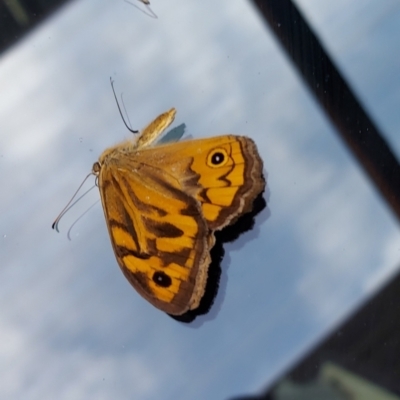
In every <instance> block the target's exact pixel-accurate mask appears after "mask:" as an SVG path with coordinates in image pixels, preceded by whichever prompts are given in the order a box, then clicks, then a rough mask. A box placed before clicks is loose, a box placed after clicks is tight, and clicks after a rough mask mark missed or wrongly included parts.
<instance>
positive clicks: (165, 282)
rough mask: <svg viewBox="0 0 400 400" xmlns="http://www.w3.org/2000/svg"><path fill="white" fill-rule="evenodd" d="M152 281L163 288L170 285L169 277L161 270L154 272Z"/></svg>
mask: <svg viewBox="0 0 400 400" xmlns="http://www.w3.org/2000/svg"><path fill="white" fill-rule="evenodd" d="M153 281H154V283H155V284H156V285H157V286H161V287H163V288H167V287H170V286H171V285H172V279H171V277H170V276H169V275H167V274H166V273H165V272H162V271H157V272H154V274H153Z"/></svg>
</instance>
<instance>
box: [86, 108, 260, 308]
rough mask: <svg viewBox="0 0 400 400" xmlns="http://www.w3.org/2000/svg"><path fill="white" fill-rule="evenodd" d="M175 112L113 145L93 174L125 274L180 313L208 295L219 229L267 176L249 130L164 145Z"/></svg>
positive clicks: (248, 205) (248, 204)
mask: <svg viewBox="0 0 400 400" xmlns="http://www.w3.org/2000/svg"><path fill="white" fill-rule="evenodd" d="M175 114H176V110H175V109H174V108H172V109H171V110H169V111H167V112H165V113H163V114H161V115H159V116H158V117H157V118H156V119H155V120H154V121H152V122H151V123H150V124H149V125H148V126H147V127H146V128H144V129H143V130H142V131H141V133H140V134H139V136H138V137H137V138H136V140H127V141H124V142H122V143H120V144H118V145H116V146H113V147H110V148H108V149H106V150H105V151H104V152H103V153H102V154H101V155H100V157H99V159H98V161H97V162H95V163H94V165H93V168H92V173H93V174H94V175H95V176H96V177H97V182H98V187H99V190H100V195H101V201H102V205H103V210H104V215H105V219H106V223H107V227H108V232H109V235H110V238H111V243H112V247H113V249H114V253H115V256H116V259H117V261H118V264H119V266H120V267H121V270H122V272H123V273H124V275H125V277H126V278H127V279H128V281H129V282H130V283H131V284H132V286H133V287H134V288H135V289H136V290H137V291H138V293H139V294H140V295H141V296H143V297H144V298H145V299H146V300H148V301H149V302H150V303H151V304H152V305H154V306H155V307H157V308H158V309H160V310H162V311H164V312H166V313H168V314H171V315H176V316H179V315H182V314H185V313H186V312H188V311H190V310H195V309H196V308H197V307H198V306H199V303H200V300H201V298H202V297H203V295H204V291H205V286H206V282H207V275H208V268H209V265H210V262H211V257H210V250H211V249H212V247H213V246H214V244H215V236H214V232H215V231H219V230H221V229H223V228H224V227H226V226H228V225H230V224H232V223H234V222H235V221H236V220H237V219H238V218H239V217H240V216H241V215H243V214H244V213H247V212H249V211H251V209H252V204H253V201H254V200H255V198H256V197H257V196H258V195H259V194H260V193H261V192H263V190H264V188H265V180H264V177H263V173H262V169H263V163H262V160H261V157H260V155H259V153H258V151H257V148H256V145H255V143H254V142H253V140H251V139H249V138H247V137H244V136H234V135H225V136H218V137H211V138H206V139H198V140H187V141H181V142H176V143H167V144H158V145H157V144H156V141H157V139H158V138H159V137H160V135H161V133H162V132H163V131H164V130H165V129H166V128H167V127H168V126H169V125H170V124H171V123H172V122H173V120H174V118H175Z"/></svg>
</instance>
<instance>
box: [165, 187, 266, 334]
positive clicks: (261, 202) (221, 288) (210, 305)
mask: <svg viewBox="0 0 400 400" xmlns="http://www.w3.org/2000/svg"><path fill="white" fill-rule="evenodd" d="M265 198H267V199H269V189H267V190H266V192H264V193H260V194H259V195H258V197H257V198H256V199H255V200H254V202H253V208H252V210H251V211H250V212H248V213H246V214H244V215H242V216H241V217H240V218H239V219H238V220H237V221H236V222H235V223H233V224H232V225H229V226H227V227H225V228H224V229H223V230H221V231H217V232H215V239H216V241H215V245H214V247H213V248H212V249H211V251H210V255H211V263H210V266H209V270H208V277H207V283H206V288H205V292H204V295H203V297H202V299H201V301H200V305H199V307H198V308H196V309H195V310H190V311H188V312H186V313H185V314H183V315H179V316H176V315H170V317H172V318H173V319H175V320H177V321H179V322H185V323H191V322H193V321H194V320H195V319H196V318H197V317H198V316H200V315H202V316H204V317H203V318H201V319H197V320H196V321H195V322H194V323H193V324H191V325H190V327H192V328H198V327H200V326H201V325H202V324H203V323H204V322H205V321H209V320H213V319H215V318H216V316H217V315H218V313H219V311H220V309H221V307H222V303H223V302H224V299H225V293H226V286H227V282H228V275H227V268H224V270H223V272H222V270H221V262H222V259H223V258H224V255H225V250H224V247H223V245H224V243H228V242H232V241H234V240H236V239H238V237H239V236H240V235H241V234H242V233H244V232H248V231H251V232H249V235H246V238H244V239H243V240H239V242H240V243H239V248H241V247H242V246H244V244H245V242H247V241H248V240H251V239H254V238H256V237H257V236H258V235H259V230H258V229H255V230H253V228H254V224H255V217H256V216H257V215H258V214H260V213H261V211H263V210H264V209H265V208H266V212H264V213H262V216H263V218H262V221H259V222H261V223H262V222H263V221H265V220H267V219H268V218H269V216H270V215H271V213H270V211H269V209H268V207H266V205H267V202H266V199H265ZM230 261H231V260H230V256H229V254H228V256H227V257H225V262H226V265H230ZM218 292H219V293H218ZM217 293H218V296H217Z"/></svg>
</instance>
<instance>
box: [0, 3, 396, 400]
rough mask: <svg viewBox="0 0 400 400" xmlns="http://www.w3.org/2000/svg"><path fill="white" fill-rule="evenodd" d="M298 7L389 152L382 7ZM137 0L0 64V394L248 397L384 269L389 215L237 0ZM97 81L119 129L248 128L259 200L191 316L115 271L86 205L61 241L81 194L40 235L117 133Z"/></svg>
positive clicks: (34, 40)
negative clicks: (119, 100) (261, 181)
mask: <svg viewBox="0 0 400 400" xmlns="http://www.w3.org/2000/svg"><path fill="white" fill-rule="evenodd" d="M298 3H299V6H300V8H301V10H302V11H303V12H304V13H305V15H306V16H307V17H308V18H310V21H311V23H312V24H313V26H314V29H315V30H316V32H317V34H320V35H321V37H322V39H323V42H324V44H325V45H326V47H327V49H328V50H329V51H330V52H331V54H332V56H333V57H334V58H335V61H336V63H337V64H338V65H339V66H340V67H341V68H342V69H343V72H344V74H345V76H346V78H347V79H349V81H350V83H351V85H352V86H353V87H354V88H355V89H356V93H357V94H358V95H359V96H360V98H361V99H362V101H363V102H364V104H366V105H367V109H368V111H369V112H371V115H372V117H373V118H375V119H376V120H377V122H378V125H379V126H380V127H381V128H382V130H383V132H384V134H385V135H386V138H387V139H388V140H389V141H390V143H392V144H393V146H394V151H396V152H397V154H400V153H399V151H400V150H399V149H400V143H399V139H398V135H397V132H399V130H400V116H399V113H398V104H399V97H400V80H399V78H398V76H397V75H398V74H396V76H395V75H394V71H395V67H396V68H397V70H396V71H398V70H399V69H398V67H399V58H398V55H397V49H398V43H397V38H398V37H400V32H399V30H400V24H399V23H398V22H399V21H400V6H399V5H398V3H397V2H395V1H394V0H393V1H389V0H385V1H383V2H382V1H378V0H375V1H373V0H369V1H368V2H361V1H355V2H352V3H351V4H349V3H348V2H346V3H344V1H340V2H338V1H335V2H334V1H327V2H324V7H321V6H320V4H319V2H318V1H316V0H302V1H299V2H298ZM138 4H139V5H140V2H138ZM151 5H152V9H153V10H154V12H155V13H156V14H157V16H158V19H154V18H149V17H147V16H146V15H144V14H143V13H141V12H139V11H138V10H137V9H136V8H134V7H132V6H131V5H129V4H127V3H126V2H123V1H121V2H108V1H103V0H101V1H98V2H96V4H94V3H92V2H88V1H75V2H71V3H69V4H67V6H65V7H64V8H62V9H61V10H60V12H58V13H57V14H56V15H54V16H53V17H52V18H51V19H49V20H47V21H46V22H45V23H44V24H42V25H40V26H38V27H37V28H36V29H35V30H34V31H33V32H32V34H31V35H29V36H28V37H26V38H25V39H23V40H22V41H21V42H19V44H18V45H17V46H14V47H13V48H11V49H9V50H8V51H7V52H6V53H3V55H2V57H1V58H0V88H1V92H2V94H3V95H2V96H1V97H0V131H1V132H2V134H1V136H0V168H1V172H2V173H1V174H0V185H1V187H2V188H3V190H2V196H1V207H2V210H3V213H2V220H1V221H2V223H1V232H0V240H1V246H0V254H1V259H2V261H3V262H2V268H1V269H0V281H1V290H0V307H1V310H2V312H1V314H0V338H1V340H0V355H1V357H0V371H1V374H0V376H1V378H0V381H1V385H0V397H1V398H29V399H47V398H48V399H53V398H60V399H63V398H65V399H70V398H86V399H91V398H93V399H111V398H121V399H122V398H135V399H153V398H162V399H179V398H182V399H194V400H196V399H204V398H208V399H228V398H229V397H233V396H236V395H239V394H243V393H250V392H255V391H257V390H258V389H260V388H261V387H264V386H265V385H266V384H267V383H268V382H271V381H272V380H273V379H275V378H276V377H277V376H278V375H279V374H280V373H281V372H282V371H283V370H284V369H286V368H288V367H289V366H290V365H291V364H292V363H293V362H294V361H295V360H296V359H297V358H298V357H299V356H301V355H302V354H304V352H305V351H306V350H307V349H308V348H310V346H312V345H313V344H315V343H316V340H319V339H320V338H322V337H323V336H324V335H326V334H327V333H328V332H330V330H331V329H333V328H334V326H335V324H337V323H338V322H339V321H341V320H342V318H344V317H345V316H346V315H348V313H349V312H350V311H352V310H353V309H354V307H355V306H357V305H358V304H360V303H361V302H362V301H363V300H365V299H366V298H367V297H368V296H369V295H371V294H372V293H373V292H374V291H375V290H377V289H378V287H379V285H381V284H382V283H384V282H385V281H386V280H387V279H388V277H390V275H391V274H392V273H395V272H396V267H397V265H398V259H399V253H400V245H399V243H400V241H399V239H400V237H399V231H398V226H397V223H396V221H395V219H394V217H393V215H392V214H391V212H390V211H389V210H388V209H387V207H386V204H385V203H383V202H382V200H381V198H380V197H379V195H378V194H377V193H376V192H375V190H374V189H373V188H372V187H371V184H370V182H369V181H368V179H367V177H366V176H365V175H364V173H363V172H362V171H361V170H360V169H359V167H358V165H357V164H355V163H354V160H353V159H352V157H351V155H350V154H349V152H348V150H347V149H346V148H345V147H344V146H343V144H342V142H341V141H340V139H339V138H338V137H337V136H336V134H335V131H334V129H333V128H332V127H331V126H330V124H329V122H328V121H327V119H326V118H325V116H324V115H323V114H322V113H321V111H320V109H319V107H318V105H317V104H316V103H315V101H314V100H313V98H311V96H310V95H309V93H308V91H307V89H306V88H305V86H304V85H303V84H302V82H301V81H300V79H299V77H298V76H297V74H296V73H295V72H294V70H293V68H292V67H291V65H290V64H289V63H288V61H287V58H286V57H285V56H284V55H283V54H282V52H281V50H280V48H279V46H278V45H277V43H276V42H275V41H274V39H273V37H272V35H271V34H270V32H269V31H268V29H267V28H265V26H264V25H263V22H262V21H261V19H260V18H259V17H258V15H257V13H256V12H255V10H254V9H253V8H252V7H251V5H250V4H248V3H246V2H242V1H239V0H229V1H228V0H226V1H222V2H220V3H219V5H218V7H216V5H215V2H214V1H211V0H204V1H201V2H184V1H178V0H171V1H168V2H160V4H158V2H156V0H154V1H152V4H151ZM343 7H345V9H346V12H345V13H344V12H343ZM378 8H379V10H380V11H379V13H378V12H377V9H378ZM339 16H342V17H341V18H339ZM395 21H396V23H394V22H395ZM110 76H112V77H113V79H114V80H115V85H116V90H117V92H119V93H121V92H123V93H124V101H125V106H126V109H127V111H128V113H129V117H130V121H131V123H132V125H133V128H141V127H143V126H145V125H146V124H147V123H148V122H149V121H151V120H152V119H153V118H154V117H155V116H156V115H158V114H159V113H161V112H163V111H165V110H168V109H170V108H171V107H176V108H177V111H178V112H177V117H176V120H175V123H174V126H179V125H181V124H185V126H186V129H185V135H190V136H192V137H194V138H198V137H205V136H212V135H217V134H224V133H234V134H243V135H248V136H250V137H252V138H253V139H254V140H255V141H256V143H257V145H258V147H259V150H260V154H261V155H262V157H263V159H264V163H265V173H266V176H267V180H268V189H267V191H266V199H267V201H268V207H267V208H266V209H265V210H263V211H262V213H261V214H260V215H258V217H257V218H256V224H255V228H254V230H253V231H251V232H248V233H245V234H243V235H242V236H240V238H239V239H238V240H237V241H235V242H233V243H228V244H225V246H224V248H225V257H224V259H223V262H222V264H221V267H222V276H221V285H220V291H219V293H218V295H217V298H216V301H215V304H214V306H213V308H212V310H211V312H210V313H209V314H207V315H205V316H201V317H199V318H198V319H196V321H195V322H194V323H192V324H190V325H187V324H182V323H178V322H176V321H175V320H173V319H171V318H169V317H168V316H167V315H164V314H163V313H161V312H160V311H158V310H156V309H155V308H153V307H152V306H151V305H150V304H148V303H146V302H145V301H144V300H143V299H142V298H141V297H140V296H139V295H138V294H137V293H135V291H134V290H133V289H132V288H131V286H130V285H129V283H128V282H127V281H126V280H125V278H124V277H123V275H122V273H121V272H120V271H119V268H118V266H117V263H116V261H115V258H114V255H113V252H112V248H111V244H110V242H109V238H108V233H107V230H106V226H105V221H104V217H103V211H102V209H101V205H100V203H98V204H97V205H95V206H94V207H93V208H92V209H90V210H89V212H87V214H85V216H84V217H83V218H82V219H80V220H79V222H78V223H77V224H76V225H75V226H74V227H73V229H72V231H71V238H72V240H71V241H69V240H68V239H67V232H68V229H69V228H70V226H71V225H72V224H73V223H74V222H75V220H76V219H77V218H79V217H80V215H81V214H82V213H83V212H85V211H86V210H87V209H88V207H90V206H91V205H92V204H94V203H95V202H96V201H98V198H99V195H98V192H97V190H92V191H91V192H90V193H89V195H88V196H86V197H85V199H83V201H81V202H80V203H79V204H78V205H77V206H76V207H74V208H73V209H72V210H71V211H70V212H69V213H68V214H67V215H66V216H65V218H64V219H63V220H62V221H61V224H60V230H61V233H60V234H56V233H55V232H54V231H52V230H51V223H52V222H53V220H54V218H55V217H56V216H57V214H58V213H59V212H60V210H61V209H62V208H63V206H64V205H65V204H66V202H67V201H68V200H69V198H70V197H71V195H72V194H73V192H74V191H75V189H76V188H77V187H78V185H79V184H80V182H81V180H82V179H83V178H84V176H86V174H87V173H88V172H89V171H90V169H91V166H92V164H93V162H94V161H96V160H97V157H98V156H99V155H100V154H101V153H102V151H103V150H104V149H105V148H106V147H108V146H111V145H114V144H116V143H118V142H119V141H121V140H124V139H126V138H129V137H130V135H131V134H130V132H128V131H127V130H126V129H125V127H124V125H123V123H122V121H121V119H120V116H119V113H118V110H117V107H116V105H115V101H114V97H113V95H112V91H111V87H110V83H109V78H110ZM396 149H397V150H396ZM91 184H92V183H91V182H88V187H90V185H91Z"/></svg>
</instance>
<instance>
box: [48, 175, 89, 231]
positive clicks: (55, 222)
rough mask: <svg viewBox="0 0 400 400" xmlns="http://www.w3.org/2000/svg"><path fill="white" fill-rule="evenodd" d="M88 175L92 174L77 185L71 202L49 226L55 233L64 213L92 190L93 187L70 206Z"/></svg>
mask: <svg viewBox="0 0 400 400" xmlns="http://www.w3.org/2000/svg"><path fill="white" fill-rule="evenodd" d="M90 175H93V172H91V173H90V174H88V175H87V176H86V178H85V179H84V180H83V182H82V183H81V184H80V185H79V187H78V189H77V190H76V192H75V193H74V195H73V196H72V197H71V200H70V201H69V202H68V203H67V205H66V206H65V207H64V208H63V209H62V211H61V212H60V214H58V217H57V218H56V219H55V220H54V222H53V225H51V227H52V228H53V229H55V230H56V231H57V232H60V231H59V230H58V224H59V222H60V220H61V218H62V217H63V216H64V215H65V213H66V212H67V211H68V210H69V209H70V208H71V207H72V206H73V205H74V204H75V203H76V202H77V201H79V200H80V199H81V198H82V197H83V196H85V195H86V193H88V192H89V191H90V190H92V189H93V187H94V186H93V187H92V188H90V189H89V190H87V191H86V192H85V193H84V194H83V195H82V196H81V197H79V199H77V200H76V201H75V203H74V204H72V205H71V206H70V204H71V203H72V201H73V200H74V198H75V197H76V195H77V194H78V192H79V191H80V190H81V188H82V186H83V184H84V183H85V182H86V180H87V179H88V178H89V176H90Z"/></svg>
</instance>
